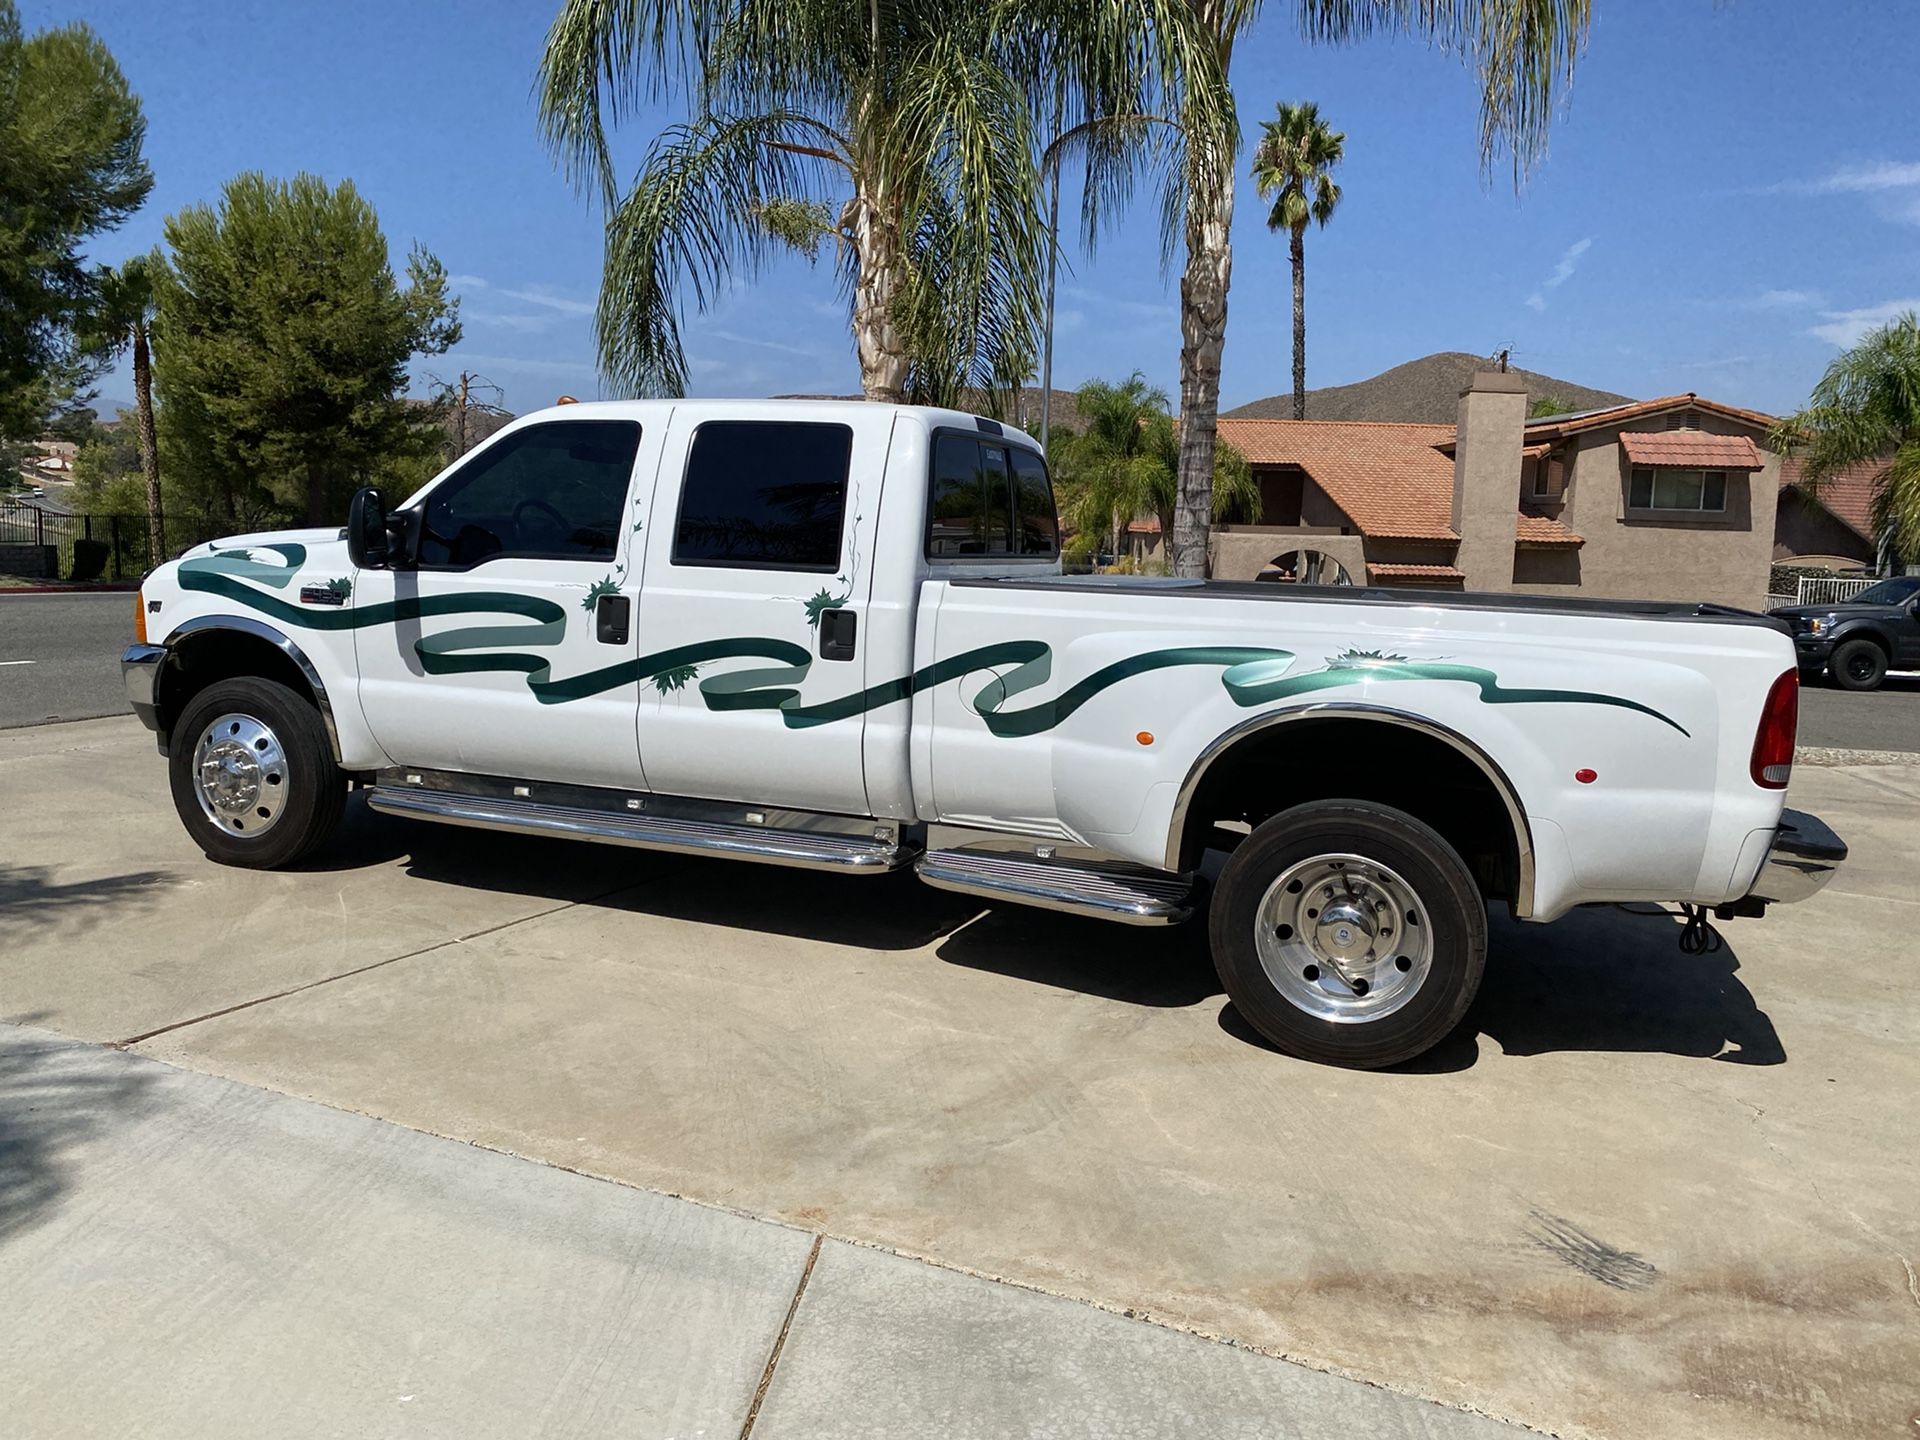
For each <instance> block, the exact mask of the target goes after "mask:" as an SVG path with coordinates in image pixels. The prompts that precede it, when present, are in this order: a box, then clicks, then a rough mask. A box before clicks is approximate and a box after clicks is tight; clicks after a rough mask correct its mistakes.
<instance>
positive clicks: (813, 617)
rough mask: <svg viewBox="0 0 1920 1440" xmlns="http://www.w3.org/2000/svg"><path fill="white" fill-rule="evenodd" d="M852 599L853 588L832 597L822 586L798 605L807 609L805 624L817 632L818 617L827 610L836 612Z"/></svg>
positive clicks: (818, 625)
mask: <svg viewBox="0 0 1920 1440" xmlns="http://www.w3.org/2000/svg"><path fill="white" fill-rule="evenodd" d="M852 598H853V588H852V587H851V586H849V587H848V588H847V590H846V593H845V594H841V595H833V594H829V593H828V591H827V588H826V587H825V586H824V585H823V586H821V587H820V590H819V592H818V593H817V594H815V595H813V596H811V597H810V598H808V599H806V600H803V601H801V602H800V603H801V604H803V605H805V606H806V607H807V624H809V625H811V626H812V627H813V628H814V629H816V630H818V629H819V628H820V616H821V615H822V614H823V613H825V612H826V611H828V610H838V609H839V608H840V607H841V606H842V605H844V604H846V603H847V601H849V600H851V599H852Z"/></svg>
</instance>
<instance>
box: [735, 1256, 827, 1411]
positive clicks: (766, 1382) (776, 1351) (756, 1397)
mask: <svg viewBox="0 0 1920 1440" xmlns="http://www.w3.org/2000/svg"><path fill="white" fill-rule="evenodd" d="M826 1238H827V1237H826V1236H825V1235H822V1234H821V1233H819V1232H818V1231H815V1232H814V1236H813V1247H812V1248H811V1249H809V1250H808V1251H807V1263H806V1264H805V1265H803V1266H801V1267H800V1283H799V1284H798V1285H795V1286H794V1287H793V1299H792V1300H790V1301H788V1302H787V1318H786V1319H784V1320H782V1321H781V1322H780V1333H779V1334H778V1335H775V1336H774V1337H773V1348H772V1349H771V1350H769V1351H768V1352H767V1368H766V1369H764V1370H762V1371H761V1372H760V1383H759V1384H758V1385H757V1386H755V1387H754V1391H753V1403H752V1404H750V1405H749V1406H747V1418H746V1419H745V1420H743V1421H742V1422H741V1424H740V1440H748V1437H749V1436H751V1435H752V1434H753V1425H754V1422H755V1421H756V1420H758V1419H759V1418H760V1407H761V1406H762V1405H763V1404H765V1403H766V1399H767V1387H768V1386H770V1385H772V1384H773V1372H774V1370H775V1369H776V1368H777V1367H778V1366H779V1364H780V1352H781V1351H782V1350H784V1349H785V1348H786V1345H787V1335H788V1333H789V1332H790V1331H791V1330H792V1329H793V1317H794V1316H795V1315H796V1314H798V1313H799V1311H800V1299H801V1297H802V1296H804V1295H805V1294H806V1293H807V1282H808V1281H809V1280H811V1279H812V1278H813V1267H814V1266H815V1265H816V1264H818V1263H819V1261H820V1246H821V1243H822V1242H823V1241H824V1240H825V1239H826Z"/></svg>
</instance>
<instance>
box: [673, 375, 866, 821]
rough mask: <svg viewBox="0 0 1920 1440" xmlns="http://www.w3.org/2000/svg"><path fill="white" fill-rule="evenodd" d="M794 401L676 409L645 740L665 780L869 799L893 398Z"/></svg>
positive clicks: (827, 800)
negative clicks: (874, 612)
mask: <svg viewBox="0 0 1920 1440" xmlns="http://www.w3.org/2000/svg"><path fill="white" fill-rule="evenodd" d="M802 413H804V412H796V411H795V410H793V409H792V408H791V407H786V406H779V405H772V404H769V405H766V406H751V407H742V406H739V405H737V404H736V405H730V406H728V407H726V408H725V410H721V409H719V408H718V407H702V406H698V405H681V406H678V407H676V408H675V410H674V415H673V420H672V428H671V430H670V431H669V434H668V436H667V446H666V453H665V455H664V457H663V460H662V463H661V467H660V478H659V481H658V483H657V485H656V488H655V496H654V503H653V513H654V515H655V517H656V518H655V521H654V523H653V524H652V527H651V530H650V533H649V536H648V539H647V561H646V565H647V583H646V587H645V589H644V592H643V593H642V595H641V600H640V625H641V629H642V632H643V635H644V638H645V653H643V654H642V656H641V657H640V662H639V663H640V667H641V669H642V671H643V674H642V676H641V689H640V708H639V720H638V730H639V748H640V758H641V763H642V764H643V765H645V767H646V771H647V780H648V782H649V784H650V785H651V786H652V788H653V789H654V790H656V791H659V792H660V793H662V794H670V795H686V796H694V797H699V798H704V799H711V800H732V801H742V802H746V803H748V804H766V805H774V806H784V807H790V808H793V809H800V810H815V811H829V812H836V813H842V814H855V815H864V814H868V813H870V812H869V810H868V807H867V792H866V782H865V779H864V776H863V773H862V768H861V736H862V732H863V730H864V727H865V716H866V710H867V709H868V708H869V703H870V701H873V702H875V703H877V699H876V697H870V696H868V695H867V694H866V693H865V690H866V687H867V686H868V685H869V684H871V683H874V677H870V676H869V675H868V673H867V651H868V648H869V647H868V644H867V636H866V635H865V634H864V633H863V620H864V618H865V612H866V610H867V604H868V598H869V593H870V589H871V585H872V577H873V568H872V565H871V559H872V550H871V547H872V538H873V533H874V517H875V516H876V514H877V513H878V508H879V504H880V494H879V490H880V482H881V478H882V475H883V473H884V467H885V464H886V456H887V446H888V443H889V437H890V435H891V432H892V427H893V413H894V412H893V410H892V408H891V407H888V406H873V407H870V409H869V408H867V407H857V406H855V407H846V408H844V409H839V410H836V411H834V412H832V415H831V418H830V419H824V418H823V419H812V418H800V414H802ZM878 678H879V679H882V680H887V679H893V678H896V677H892V676H881V677H878Z"/></svg>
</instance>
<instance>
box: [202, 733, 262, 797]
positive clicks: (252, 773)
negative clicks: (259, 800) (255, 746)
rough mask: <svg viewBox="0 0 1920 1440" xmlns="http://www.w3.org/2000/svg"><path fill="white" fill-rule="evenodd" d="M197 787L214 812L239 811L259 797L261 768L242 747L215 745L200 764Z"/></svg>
mask: <svg viewBox="0 0 1920 1440" xmlns="http://www.w3.org/2000/svg"><path fill="white" fill-rule="evenodd" d="M200 784H201V787H202V788H203V789H205V791H206V792H207V798H208V800H210V801H212V802H213V806H214V808H215V809H217V810H225V811H241V810H245V809H246V808H247V807H248V806H249V805H251V804H253V802H254V800H255V798H256V797H257V796H258V795H259V794H260V766H259V765H258V764H257V763H256V762H255V761H254V758H253V755H252V754H251V753H250V752H249V750H248V749H247V748H246V747H245V746H243V745H231V744H229V745H218V746H215V747H214V748H213V750H212V752H211V753H210V754H209V755H208V756H207V758H206V759H205V760H202V761H201V762H200Z"/></svg>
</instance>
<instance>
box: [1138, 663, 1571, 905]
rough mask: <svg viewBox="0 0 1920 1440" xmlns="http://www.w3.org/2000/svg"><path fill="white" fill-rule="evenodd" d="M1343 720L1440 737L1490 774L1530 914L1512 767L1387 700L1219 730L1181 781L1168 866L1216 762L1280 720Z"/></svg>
mask: <svg viewBox="0 0 1920 1440" xmlns="http://www.w3.org/2000/svg"><path fill="white" fill-rule="evenodd" d="M1341 719H1347V720H1366V721H1371V722H1373V723H1374V724H1386V725H1397V726H1399V727H1400V728H1401V729H1403V730H1412V731H1414V732H1416V733H1418V734H1421V735H1425V736H1427V737H1428V738H1429V739H1433V740H1438V741H1440V742H1441V743H1442V744H1443V745H1446V746H1448V747H1450V748H1451V749H1453V750H1456V751H1458V752H1459V753H1460V754H1461V755H1462V756H1464V757H1465V758H1466V759H1467V760H1468V761H1470V762H1471V763H1472V764H1473V766H1474V768H1475V769H1477V770H1479V771H1480V773H1481V774H1482V775H1484V776H1486V778H1487V780H1488V782H1489V783H1491V784H1492V786H1493V789H1494V793H1495V794H1497V795H1498V796H1499V797H1500V802H1501V804H1502V805H1504V806H1505V807H1506V811H1507V820H1508V822H1509V824H1510V825H1511V826H1512V827H1513V843H1514V849H1515V853H1516V858H1517V861H1518V864H1517V866H1516V874H1515V877H1514V880H1515V883H1514V890H1515V894H1514V905H1513V912H1514V914H1515V915H1516V916H1518V917H1519V918H1520V919H1522V920H1524V919H1526V918H1528V917H1529V916H1531V915H1532V914H1533V891H1534V860H1533V827H1532V825H1531V824H1529V823H1528V820H1527V811H1526V807H1525V806H1524V805H1522V804H1521V803H1520V792H1519V791H1518V790H1516V789H1515V788H1514V785H1513V781H1511V780H1509V779H1508V778H1507V772H1506V771H1505V770H1503V769H1501V768H1500V763H1499V762H1498V761H1497V760H1495V759H1494V758H1493V757H1492V756H1491V755H1489V754H1488V753H1487V752H1486V751H1485V750H1483V749H1482V748H1481V747H1480V746H1479V745H1477V744H1475V743H1474V742H1473V741H1471V740H1469V739H1468V738H1467V737H1466V736H1464V735H1462V734H1460V732H1459V731H1457V730H1453V729H1449V728H1448V727H1447V726H1445V725H1441V724H1438V723H1437V722H1435V721H1432V720H1429V719H1427V718H1425V717H1424V716H1420V715H1414V714H1410V713H1409V712H1407V711H1405V710H1395V709H1393V708H1392V707H1391V706H1386V705H1361V704H1354V703H1348V702H1337V701H1336V702H1329V703H1326V704H1320V705H1300V706H1296V707H1294V708H1292V709H1287V710H1274V711H1269V712H1267V713H1266V714H1263V715H1254V716H1251V717H1249V718H1248V719H1246V720H1243V721H1241V722H1240V723H1239V724H1238V725H1235V726H1233V727H1232V728H1231V729H1228V730H1224V731H1222V732H1221V733H1220V734H1218V735H1216V736H1215V737H1214V738H1213V739H1212V740H1211V741H1210V742H1208V744H1207V746H1206V748H1205V749H1203V750H1202V751H1201V752H1200V754H1199V755H1198V756H1197V757H1196V758H1195V760H1194V762H1193V764H1192V765H1191V766H1190V767H1189V768H1188V770H1187V775H1186V779H1184V780H1182V781H1181V782H1180V789H1179V791H1178V793H1177V794H1176V795H1175V796H1174V801H1173V816H1172V819H1171V820H1170V821H1169V823H1168V826H1167V855H1166V868H1167V869H1168V870H1178V869H1179V868H1180V848H1181V842H1182V840H1183V839H1184V837H1185V834H1186V828H1187V811H1188V809H1189V807H1190V806H1191V805H1192V803H1193V797H1194V795H1195V794H1196V793H1197V792H1198V791H1199V788H1200V782H1201V781H1202V780H1204V779H1205V778H1206V774H1207V771H1208V770H1210V769H1212V768H1213V764H1214V762H1215V761H1217V760H1219V759H1220V758H1221V757H1222V756H1224V755H1226V754H1227V753H1228V752H1229V751H1230V750H1232V749H1233V748H1234V746H1236V745H1238V744H1239V743H1240V742H1241V741H1242V740H1245V739H1247V738H1249V737H1250V736H1253V735H1256V734H1259V733H1260V732H1261V731H1264V730H1270V729H1272V728H1273V727H1274V726H1276V725H1288V724H1291V723H1293V722H1294V721H1296V720H1341Z"/></svg>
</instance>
